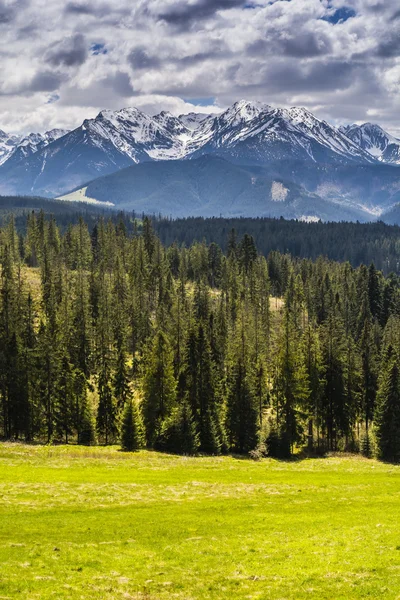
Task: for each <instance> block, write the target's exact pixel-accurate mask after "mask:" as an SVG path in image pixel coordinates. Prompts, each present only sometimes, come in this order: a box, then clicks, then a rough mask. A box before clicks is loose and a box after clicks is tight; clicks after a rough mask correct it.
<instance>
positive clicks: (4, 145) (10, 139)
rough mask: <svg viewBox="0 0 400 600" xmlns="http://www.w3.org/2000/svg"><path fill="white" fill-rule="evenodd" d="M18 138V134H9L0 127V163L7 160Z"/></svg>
mask: <svg viewBox="0 0 400 600" xmlns="http://www.w3.org/2000/svg"><path fill="white" fill-rule="evenodd" d="M20 139H21V138H20V137H19V136H17V135H11V134H9V133H6V132H5V131H2V130H1V129H0V165H2V164H3V163H5V162H6V160H8V158H9V157H10V155H11V154H12V152H13V150H14V148H15V146H16V145H17V144H18V142H19V141H20Z"/></svg>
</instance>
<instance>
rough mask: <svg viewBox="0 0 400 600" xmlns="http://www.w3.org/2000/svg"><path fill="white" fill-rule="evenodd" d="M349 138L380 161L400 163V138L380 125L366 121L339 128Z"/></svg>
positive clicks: (393, 163)
mask: <svg viewBox="0 0 400 600" xmlns="http://www.w3.org/2000/svg"><path fill="white" fill-rule="evenodd" d="M339 129H340V131H341V132H342V133H344V134H345V135H346V136H347V137H348V138H349V139H351V140H352V141H353V142H354V143H355V144H357V145H358V146H360V148H362V149H363V150H365V151H366V152H368V153H369V154H371V156H373V157H375V158H377V159H378V160H379V161H381V162H384V163H388V164H392V165H400V140H399V139H397V138H395V137H393V136H392V135H390V134H389V133H387V132H386V131H384V129H382V127H379V125H375V124H373V123H364V124H363V125H348V126H347V127H340V128H339Z"/></svg>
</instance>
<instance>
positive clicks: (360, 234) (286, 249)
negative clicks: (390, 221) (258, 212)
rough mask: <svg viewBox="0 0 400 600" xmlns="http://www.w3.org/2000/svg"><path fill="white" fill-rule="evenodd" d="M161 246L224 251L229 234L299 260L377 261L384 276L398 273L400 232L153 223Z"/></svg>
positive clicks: (339, 226)
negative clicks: (201, 244) (202, 245)
mask: <svg viewBox="0 0 400 600" xmlns="http://www.w3.org/2000/svg"><path fill="white" fill-rule="evenodd" d="M153 222H154V227H155V229H156V231H157V234H158V235H159V237H160V239H161V241H162V242H163V243H164V244H166V245H170V244H172V243H173V242H174V241H176V242H177V243H179V244H182V243H184V244H186V245H187V246H189V245H190V244H192V243H193V241H195V240H197V241H199V242H201V241H203V240H205V241H206V242H207V243H209V244H210V243H212V242H215V243H216V244H218V245H219V246H221V248H222V249H223V250H224V251H225V250H226V248H227V239H228V234H229V231H231V230H232V229H235V230H236V232H237V234H238V236H239V237H242V236H243V235H244V234H245V233H247V234H249V235H252V237H253V238H254V241H255V243H256V245H257V249H258V251H259V252H260V253H261V254H263V255H264V256H268V254H269V253H270V252H272V251H273V250H277V251H278V252H282V253H283V254H285V253H289V254H291V255H292V256H295V257H298V258H309V259H311V260H316V259H317V258H318V257H319V256H326V257H327V258H329V259H331V260H336V261H340V262H345V261H348V262H350V264H351V265H352V266H353V267H358V266H360V265H361V264H370V263H371V262H374V264H375V266H376V268H377V269H379V270H380V271H383V272H384V273H385V274H389V273H390V272H394V273H400V228H399V227H398V226H397V225H386V224H385V223H383V222H378V223H323V222H322V221H319V222H317V223H305V222H302V221H295V220H290V221H289V220H285V219H282V218H281V219H272V218H262V217H260V218H258V219H254V218H244V217H242V218H228V219H226V218H209V219H205V218H202V217H191V218H187V219H176V220H171V219H170V220H168V219H163V218H157V219H155V220H153Z"/></svg>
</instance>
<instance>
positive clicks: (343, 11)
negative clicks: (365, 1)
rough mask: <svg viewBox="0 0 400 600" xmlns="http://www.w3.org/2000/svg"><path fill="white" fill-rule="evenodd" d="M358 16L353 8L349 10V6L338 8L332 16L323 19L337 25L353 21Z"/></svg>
mask: <svg viewBox="0 0 400 600" xmlns="http://www.w3.org/2000/svg"><path fill="white" fill-rule="evenodd" d="M356 14H357V13H356V11H355V10H353V9H352V8H349V7H348V6H343V7H342V8H338V9H337V10H335V12H334V13H332V14H331V15H328V16H326V17H323V18H322V20H323V21H328V23H333V25H336V23H339V22H342V23H344V22H345V21H347V20H348V19H352V18H353V17H355V16H356Z"/></svg>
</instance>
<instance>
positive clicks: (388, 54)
mask: <svg viewBox="0 0 400 600" xmlns="http://www.w3.org/2000/svg"><path fill="white" fill-rule="evenodd" d="M374 54H376V56H379V57H380V58H395V57H396V56H400V31H398V32H397V35H396V36H393V37H390V38H389V39H388V40H384V41H383V42H381V43H380V44H379V45H378V46H377V48H376V50H375V52H374Z"/></svg>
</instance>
